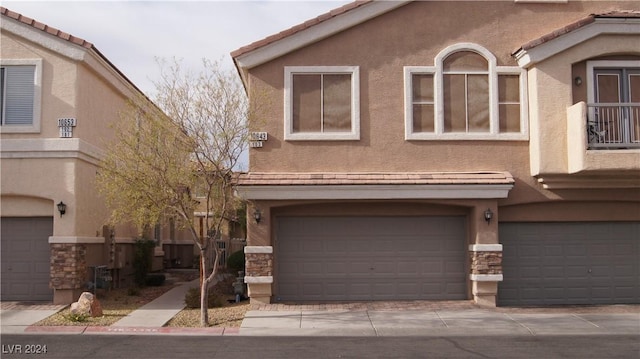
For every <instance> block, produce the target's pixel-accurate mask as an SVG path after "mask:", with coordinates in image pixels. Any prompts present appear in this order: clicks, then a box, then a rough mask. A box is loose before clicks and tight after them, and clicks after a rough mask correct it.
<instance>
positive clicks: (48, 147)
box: [0, 8, 193, 303]
mask: <svg viewBox="0 0 640 359" xmlns="http://www.w3.org/2000/svg"><path fill="white" fill-rule="evenodd" d="M0 16H1V19H0V27H1V38H0V44H1V51H0V74H1V78H0V85H1V89H2V92H1V94H2V95H1V120H2V122H1V125H0V136H1V137H0V156H1V159H0V160H1V183H0V184H1V187H0V189H1V191H0V195H1V197H0V200H1V208H0V211H1V219H0V220H1V222H0V226H1V228H2V234H1V244H2V250H1V253H2V260H1V265H2V271H1V273H2V274H1V275H2V277H1V282H2V290H1V293H0V294H1V299H2V300H26V301H37V300H45V301H51V300H53V301H54V302H55V303H71V302H73V301H75V300H77V298H78V296H79V294H80V293H81V292H82V291H84V290H86V289H87V284H88V282H91V281H93V274H94V267H95V266H106V267H107V271H106V273H108V275H109V276H111V279H112V282H111V283H109V284H110V285H113V286H125V285H129V284H131V282H132V277H131V273H132V269H131V268H132V260H133V253H132V243H133V238H134V237H135V236H136V233H135V231H131V230H130V229H129V228H127V227H126V226H122V227H117V228H115V231H114V230H113V229H112V228H108V227H104V224H105V223H106V220H107V218H108V212H107V209H106V208H105V205H104V202H103V201H102V200H101V198H100V197H99V196H98V194H97V191H96V188H95V185H94V179H95V176H96V172H97V170H98V164H99V160H100V158H101V156H102V154H103V153H104V149H105V145H106V144H107V143H108V142H109V141H112V140H113V132H112V128H111V127H110V125H111V124H112V123H113V121H114V120H116V119H117V118H118V116H119V113H120V111H121V110H123V109H124V106H125V104H126V102H127V101H128V99H130V98H133V97H134V96H140V95H141V94H142V93H141V92H140V90H139V89H138V88H136V86H135V85H134V84H133V83H131V81H129V80H128V79H127V77H126V76H125V75H124V74H123V73H121V72H120V71H119V70H118V69H117V68H116V67H115V66H114V65H113V64H111V63H110V62H109V60H108V59H107V58H105V57H104V55H102V54H101V53H100V51H98V49H97V48H96V47H95V46H94V45H93V44H91V43H89V42H87V41H85V40H83V39H80V38H77V37H74V36H72V35H69V34H67V33H65V32H63V31H61V30H58V29H55V28H53V27H50V26H47V25H45V24H42V23H40V22H38V21H35V20H33V19H30V18H28V17H26V16H23V15H21V14H18V13H15V12H12V11H10V10H8V9H6V8H0ZM62 203H63V204H64V205H65V206H66V208H65V210H64V213H62V212H61V211H59V209H58V204H62ZM152 238H154V239H156V241H157V244H158V245H157V246H156V249H155V261H154V269H162V266H163V259H164V261H165V262H166V261H169V262H171V261H172V260H174V264H177V263H178V262H182V263H184V264H185V265H187V266H188V267H191V266H192V265H193V264H192V260H193V259H192V258H193V245H192V242H191V240H190V239H189V238H183V237H181V234H180V233H179V232H175V231H173V230H172V229H171V228H170V227H169V226H161V227H158V228H156V229H155V230H154V231H153V233H152ZM163 249H165V250H166V253H165V251H164V250H163ZM165 257H166V258H165ZM175 258H178V259H180V258H183V259H182V261H180V260H178V261H175ZM106 279H108V278H106Z"/></svg>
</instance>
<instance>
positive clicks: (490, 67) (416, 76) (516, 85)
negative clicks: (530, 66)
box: [404, 44, 527, 140]
mask: <svg viewBox="0 0 640 359" xmlns="http://www.w3.org/2000/svg"><path fill="white" fill-rule="evenodd" d="M404 76H405V138H406V139H408V140H420V139H445V140H446V139H526V134H527V128H526V126H527V125H526V118H527V113H526V106H525V105H526V96H525V76H524V71H523V70H522V69H520V68H519V67H516V66H508V67H507V66H497V65H496V59H495V57H494V56H493V55H492V54H491V53H490V52H489V51H487V50H486V49H484V48H483V47H480V46H478V45H475V44H458V45H453V46H450V47H448V48H447V49H445V50H443V51H442V52H441V53H440V54H438V56H436V59H435V66H409V67H405V70H404Z"/></svg>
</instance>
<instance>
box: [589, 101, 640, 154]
mask: <svg viewBox="0 0 640 359" xmlns="http://www.w3.org/2000/svg"><path fill="white" fill-rule="evenodd" d="M587 106H588V115H587V138H588V141H589V149H628V148H640V103H595V104H588V105H587Z"/></svg>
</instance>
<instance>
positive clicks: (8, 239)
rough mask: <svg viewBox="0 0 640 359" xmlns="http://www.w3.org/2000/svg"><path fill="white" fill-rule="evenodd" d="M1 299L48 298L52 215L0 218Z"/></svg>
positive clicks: (49, 292)
mask: <svg viewBox="0 0 640 359" xmlns="http://www.w3.org/2000/svg"><path fill="white" fill-rule="evenodd" d="M0 229H1V231H2V233H1V234H0V238H1V241H0V242H1V245H2V248H1V252H0V253H1V255H2V258H1V259H0V262H1V263H2V281H1V282H2V289H1V291H0V292H1V295H2V297H1V299H2V300H25V301H42V300H46V301H49V300H51V299H52V298H53V290H52V289H51V288H49V276H50V275H49V274H50V256H51V253H50V246H49V242H48V238H49V236H51V235H52V234H53V218H52V217H33V218H32V217H29V218H26V217H22V218H9V217H3V218H0Z"/></svg>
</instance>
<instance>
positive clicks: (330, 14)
mask: <svg viewBox="0 0 640 359" xmlns="http://www.w3.org/2000/svg"><path fill="white" fill-rule="evenodd" d="M371 2H373V0H356V1H354V2H352V3H349V4H346V5H343V6H341V7H339V8H337V9H333V10H331V11H329V12H327V13H324V14H322V15H320V16H318V17H315V18H313V19H311V20H308V21H305V22H304V23H302V24H299V25H296V26H294V27H291V28H289V29H287V30H284V31H281V32H279V33H277V34H275V35H271V36H268V37H266V38H264V39H262V40H258V41H256V42H253V43H251V44H249V45H247V46H243V47H241V48H239V49H237V50H235V51H233V52H231V57H234V58H235V57H238V56H241V55H243V54H246V53H248V52H251V51H253V50H256V49H258V48H261V47H263V46H266V45H269V44H271V43H274V42H276V41H279V40H282V39H284V38H286V37H289V36H291V35H293V34H296V33H298V32H301V31H303V30H306V29H308V28H310V27H312V26H315V25H317V24H319V23H321V22H324V21H327V20H329V19H331V18H334V17H336V16H339V15H342V14H344V13H346V12H349V11H351V10H353V9H356V8H359V7H361V6H363V5H366V4H368V3H371Z"/></svg>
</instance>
